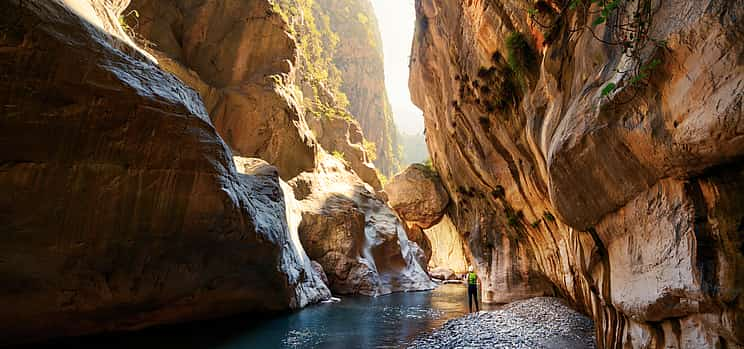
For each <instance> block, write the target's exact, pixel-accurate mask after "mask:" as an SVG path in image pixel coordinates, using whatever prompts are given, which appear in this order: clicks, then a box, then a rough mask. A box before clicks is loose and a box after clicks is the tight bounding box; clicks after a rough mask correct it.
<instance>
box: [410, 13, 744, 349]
mask: <svg viewBox="0 0 744 349" xmlns="http://www.w3.org/2000/svg"><path fill="white" fill-rule="evenodd" d="M579 3H580V4H583V3H582V2H579ZM620 3H622V4H623V6H624V5H625V4H629V6H630V8H632V6H634V5H633V2H625V1H621V2H620ZM644 3H648V4H649V5H650V7H649V9H652V10H653V11H651V12H650V13H651V14H652V16H651V20H650V21H649V22H647V23H651V24H650V26H651V27H650V30H649V32H650V34H651V35H652V36H653V38H655V39H658V40H662V41H659V42H658V45H651V47H650V48H648V49H647V50H643V51H642V52H641V53H640V55H639V56H638V57H636V58H635V59H636V60H632V59H629V58H628V56H626V55H624V54H623V53H624V51H623V50H622V49H621V48H619V47H618V46H608V45H605V44H603V43H602V42H601V41H600V40H598V39H604V40H605V41H606V40H608V39H611V38H613V37H614V36H613V34H614V33H613V32H612V31H611V29H608V28H614V27H612V26H605V25H604V24H601V23H600V24H599V25H598V26H596V27H593V26H592V25H591V23H592V22H596V21H597V18H598V16H600V15H601V12H600V11H598V9H597V6H600V5H597V4H595V5H593V8H592V9H590V10H589V11H584V12H582V11H580V10H579V9H580V8H582V7H583V5H582V6H578V8H579V9H575V8H574V7H573V6H571V2H569V1H537V2H535V4H534V7H532V5H529V4H524V2H518V1H509V0H503V1H486V0H473V1H461V2H457V1H443V0H418V1H417V2H416V7H417V13H418V16H417V17H418V18H417V29H416V34H415V36H414V45H413V52H412V58H411V59H412V71H411V79H410V85H411V91H412V94H413V99H414V102H415V103H416V104H417V105H418V106H419V107H421V108H422V109H423V110H424V117H425V123H426V137H427V144H428V147H429V151H430V153H431V155H432V158H433V162H434V165H435V167H436V169H437V171H438V172H439V174H440V175H441V177H442V180H443V182H444V185H445V187H446V188H447V191H448V192H449V193H450V197H451V199H452V201H453V202H452V203H451V204H450V206H449V207H450V208H449V213H448V214H449V216H450V217H451V218H452V219H453V221H454V223H455V225H456V226H457V229H458V230H459V231H460V233H461V234H463V235H464V236H465V237H466V238H467V241H468V245H469V246H468V248H469V250H470V251H471V252H472V254H473V257H474V258H475V260H476V262H477V263H476V264H477V269H478V273H479V274H480V277H481V279H482V280H483V281H484V287H485V299H486V300H487V301H508V300H511V299H515V298H522V297H527V296H532V295H535V294H556V295H559V296H562V297H564V298H566V299H569V300H570V301H571V302H572V303H573V304H574V305H575V306H576V307H577V308H578V309H581V310H582V311H584V312H585V313H587V314H590V315H592V316H593V318H594V319H595V322H596V324H597V331H598V333H597V338H598V341H599V345H600V347H603V348H616V347H639V348H641V347H642V348H645V347H681V348H717V347H724V348H738V347H742V346H743V345H744V317H743V316H742V314H744V298H743V297H742V290H743V289H744V277H742V275H744V250H743V249H742V248H741V246H743V243H744V238H742V236H743V235H742V231H743V230H742V229H744V214H742V212H744V211H743V210H742V208H744V207H743V206H742V204H744V191H742V185H743V184H742V183H744V172H743V171H744V167H742V160H741V159H742V153H744V137H742V132H743V131H742V130H743V128H742V127H744V126H743V125H744V122H742V120H741V118H742V115H744V114H742V95H743V94H744V68H742V63H741V62H742V60H741V57H742V51H743V50H742V48H743V46H744V40H742V35H741V33H742V32H744V31H743V30H742V29H744V28H743V25H742V21H741V20H740V19H741V18H742V16H743V15H744V7H742V6H741V5H740V4H738V3H737V2H736V1H723V0H706V1H694V2H690V1H663V2H659V1H650V2H644ZM587 13H589V14H587ZM616 18H621V19H624V20H627V18H626V17H625V14H622V13H621V14H618V15H615V17H611V18H609V19H607V20H608V21H610V22H612V23H614V21H615V19H616ZM538 22H539V23H538ZM576 28H581V30H578V31H577V30H574V29H576ZM587 28H591V30H593V31H594V33H592V32H591V31H589V29H587ZM654 60H658V61H659V63H660V64H658V66H656V67H655V68H643V67H648V64H650V62H652V61H654ZM633 67H641V68H643V69H638V70H636V71H641V72H644V74H645V75H644V76H640V77H639V78H638V79H637V80H636V79H635V78H636V76H633V75H632V74H631V73H629V71H634V69H632V68H633ZM629 68H631V69H629ZM644 69H645V70H644ZM634 81H635V82H634ZM610 82H612V83H613V84H614V85H615V87H610V88H609V89H608V87H607V86H608V85H609V83H610ZM603 91H604V92H603Z"/></svg>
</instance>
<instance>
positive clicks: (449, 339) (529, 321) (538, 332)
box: [408, 297, 596, 349]
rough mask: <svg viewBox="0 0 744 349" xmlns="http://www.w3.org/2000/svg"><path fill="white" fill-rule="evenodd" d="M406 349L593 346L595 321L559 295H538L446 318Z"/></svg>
mask: <svg viewBox="0 0 744 349" xmlns="http://www.w3.org/2000/svg"><path fill="white" fill-rule="evenodd" d="M408 348H414V349H419V348H421V349H424V348H427V349H429V348H448V349H449V348H529V349H533V348H550V349H553V348H555V349H558V348H577V349H582V348H596V345H595V338H594V323H593V322H592V320H591V319H589V318H588V317H586V316H584V315H582V314H579V313H578V312H576V311H574V310H573V309H571V308H569V307H568V306H566V305H565V304H564V303H563V302H562V301H561V300H560V299H558V298H549V297H539V298H532V299H528V300H524V301H518V302H514V303H510V304H507V305H506V306H504V308H502V309H500V310H496V311H481V312H479V313H474V314H469V315H466V316H463V317H461V318H457V319H452V320H450V321H447V322H446V323H445V324H444V325H443V326H442V327H440V328H438V329H436V330H434V332H432V333H429V334H426V335H424V336H421V337H419V338H417V339H416V340H414V341H413V342H412V343H411V344H409V346H408Z"/></svg>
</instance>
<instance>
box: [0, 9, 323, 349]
mask: <svg viewBox="0 0 744 349" xmlns="http://www.w3.org/2000/svg"><path fill="white" fill-rule="evenodd" d="M126 5H127V1H103V0H100V1H99V0H82V1H79V0H75V1H73V0H59V1H47V0H25V1H3V2H0V12H2V13H3V16H1V17H0V28H3V30H2V32H3V34H2V35H0V46H2V47H3V49H2V50H0V76H2V79H0V109H2V110H3V112H2V116H0V144H2V147H0V164H1V165H0V191H2V193H3V195H2V196H0V221H2V227H1V228H0V256H2V257H0V259H2V261H1V262H0V284H2V287H0V303H1V304H3V310H2V312H0V328H2V330H1V331H0V345H2V344H5V343H8V342H16V341H27V340H40V339H43V338H47V337H51V336H57V335H76V334H83V333H91V332H97V331H110V330H122V329H136V328H142V327H145V326H149V325H153V324H160V323H169V322H182V321H187V320H192V319H204V318H211V317H217V316H223V315H227V314H234V313H238V312H252V311H260V312H266V311H282V310H287V309H292V308H299V307H302V306H304V305H305V304H308V303H310V302H314V301H318V300H320V299H322V298H325V297H328V296H329V292H328V289H327V288H325V286H324V285H323V284H322V282H320V278H319V277H316V276H317V275H316V274H314V272H313V271H312V268H311V267H310V266H309V263H308V262H307V261H308V260H307V257H306V256H303V255H302V254H301V253H299V252H298V250H297V249H295V248H293V244H292V242H291V237H290V231H289V228H288V223H287V220H286V215H285V202H284V198H283V195H282V189H281V187H280V181H279V178H278V176H277V175H276V173H273V174H266V171H261V173H254V174H240V173H238V172H237V170H236V168H235V166H234V164H233V160H232V158H231V152H230V149H229V148H228V147H227V146H226V144H225V143H224V142H223V141H222V139H221V138H220V137H219V136H218V134H217V131H216V130H215V127H214V126H213V125H212V123H211V121H210V119H209V117H208V115H207V112H206V110H205V108H204V105H203V104H202V102H201V100H200V98H199V96H198V95H197V94H196V93H195V92H194V91H193V90H191V89H189V88H187V87H186V86H184V85H183V84H182V83H181V82H180V81H179V80H178V79H176V78H175V77H174V76H172V75H171V74H169V73H166V72H164V71H162V70H161V69H160V68H159V67H158V66H157V65H156V64H155V62H154V61H153V60H152V58H151V57H149V56H147V55H146V54H144V53H143V52H142V51H140V50H139V49H137V48H136V47H134V46H133V45H132V43H131V41H130V40H129V39H128V38H127V37H126V35H125V34H124V33H123V30H122V29H121V27H120V26H119V21H118V16H119V14H120V12H121V11H122V10H123V8H124V7H126ZM266 294H271V295H272V296H271V297H266Z"/></svg>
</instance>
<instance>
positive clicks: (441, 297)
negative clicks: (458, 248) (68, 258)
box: [46, 285, 468, 349]
mask: <svg viewBox="0 0 744 349" xmlns="http://www.w3.org/2000/svg"><path fill="white" fill-rule="evenodd" d="M467 312H468V307H467V290H466V288H465V287H464V286H462V285H442V286H440V287H438V288H437V289H435V290H433V291H428V292H409V293H395V294H391V295H386V296H380V297H344V298H342V301H341V302H338V303H333V304H318V305H314V306H310V307H307V308H305V309H303V310H300V311H297V312H293V313H288V314H283V315H278V316H275V317H272V318H270V319H265V320H263V321H256V319H252V318H251V317H234V318H230V319H222V320H214V321H204V322H195V323H191V324H184V325H175V326H165V327H160V328H155V329H149V330H143V331H137V332H129V333H116V334H109V335H98V336H87V337H79V338H71V339H65V340H61V341H59V340H58V341H55V342H53V343H47V345H46V347H49V348H52V347H67V346H73V347H77V348H134V349H146V348H158V349H160V348H178V349H188V348H216V349H238V348H240V349H249V348H256V349H258V348H262V349H263V348H345V349H349V348H398V347H400V346H401V345H404V344H405V343H408V342H410V341H411V340H412V339H413V338H414V337H416V336H418V335H420V334H423V333H426V332H428V331H430V330H432V329H434V328H437V327H439V326H441V325H442V324H443V323H444V322H445V321H447V320H449V319H452V318H455V317H459V316H462V315H464V314H466V313H467Z"/></svg>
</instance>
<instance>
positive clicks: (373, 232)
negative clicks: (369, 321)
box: [289, 154, 433, 296]
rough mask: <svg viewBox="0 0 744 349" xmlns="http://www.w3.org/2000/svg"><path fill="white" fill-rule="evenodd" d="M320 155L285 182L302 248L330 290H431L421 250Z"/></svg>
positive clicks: (366, 191) (381, 206) (354, 181)
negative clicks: (313, 165) (297, 214)
mask: <svg viewBox="0 0 744 349" xmlns="http://www.w3.org/2000/svg"><path fill="white" fill-rule="evenodd" d="M320 156H321V158H320V161H319V165H318V167H317V169H316V170H315V171H314V172H307V173H303V174H301V175H299V176H297V177H295V178H294V179H292V180H291V181H290V182H289V184H290V185H291V186H292V188H293V190H294V193H295V197H296V198H297V200H298V202H299V205H300V211H301V212H302V221H301V222H300V224H299V235H300V239H301V241H302V245H303V246H304V248H305V250H306V251H307V254H308V256H309V257H310V258H311V259H312V260H315V261H317V262H318V263H320V264H321V265H322V267H323V270H324V271H325V273H326V276H327V277H328V283H329V287H330V288H331V291H333V292H334V293H338V294H363V295H370V296H376V295H383V294H388V293H391V292H399V291H415V290H426V289H431V288H432V287H433V284H432V282H431V281H430V280H429V277H428V275H427V274H426V272H425V270H424V268H425V266H422V265H421V264H420V262H419V259H420V254H421V253H422V251H421V250H420V248H419V247H418V245H416V244H415V243H413V242H411V241H409V240H408V238H407V236H406V232H405V229H404V227H403V226H402V225H401V223H400V221H399V220H398V218H397V216H396V215H395V214H394V213H393V212H392V211H391V210H390V208H389V207H388V206H387V205H386V204H385V203H384V202H383V201H382V200H381V199H379V198H378V197H377V196H376V194H375V192H374V190H373V189H372V188H371V187H370V186H369V185H367V184H365V183H364V182H362V181H361V180H360V179H359V178H358V177H357V176H355V175H354V174H353V173H351V172H349V171H347V170H346V168H345V165H344V164H342V163H341V162H340V161H339V160H338V159H336V158H334V157H333V156H330V155H327V154H321V155H320Z"/></svg>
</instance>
